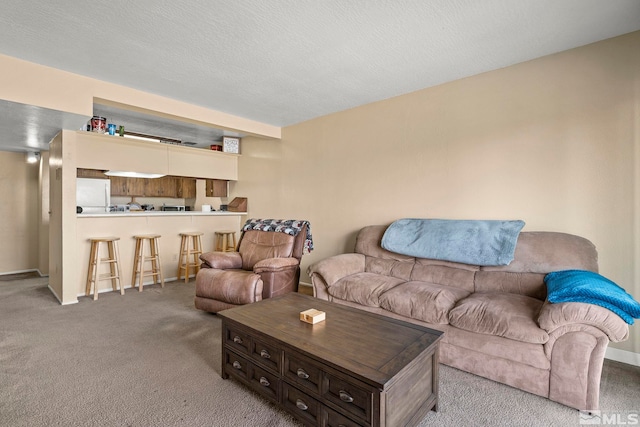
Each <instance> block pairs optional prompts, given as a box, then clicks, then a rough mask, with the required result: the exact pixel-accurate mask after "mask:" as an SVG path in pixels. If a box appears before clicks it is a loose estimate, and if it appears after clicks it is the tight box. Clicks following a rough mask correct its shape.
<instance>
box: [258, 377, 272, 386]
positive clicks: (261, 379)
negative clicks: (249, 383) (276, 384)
mask: <svg viewBox="0 0 640 427" xmlns="http://www.w3.org/2000/svg"><path fill="white" fill-rule="evenodd" d="M260 384H262V385H263V386H265V387H269V386H270V385H271V383H270V382H269V380H268V379H266V378H265V377H260Z"/></svg>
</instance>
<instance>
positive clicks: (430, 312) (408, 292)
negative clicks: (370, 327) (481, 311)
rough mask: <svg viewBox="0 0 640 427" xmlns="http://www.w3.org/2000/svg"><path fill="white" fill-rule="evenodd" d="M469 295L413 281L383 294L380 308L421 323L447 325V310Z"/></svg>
mask: <svg viewBox="0 0 640 427" xmlns="http://www.w3.org/2000/svg"><path fill="white" fill-rule="evenodd" d="M468 295H469V292H467V291H464V290H462V289H458V288H454V287H450V286H442V285H437V284H434V283H427V282H417V281H412V282H405V283H401V284H400V285H398V286H396V287H394V288H393V289H391V290H389V291H387V292H385V293H383V294H382V295H381V296H380V307H382V308H384V309H385V310H389V311H390V312H392V313H396V314H401V315H403V316H407V317H410V318H412V319H417V320H422V321H423V322H429V323H438V324H447V323H449V320H448V318H447V316H448V314H449V310H451V309H452V308H453V307H454V306H455V305H456V302H458V301H459V300H461V299H463V298H465V297H467V296H468Z"/></svg>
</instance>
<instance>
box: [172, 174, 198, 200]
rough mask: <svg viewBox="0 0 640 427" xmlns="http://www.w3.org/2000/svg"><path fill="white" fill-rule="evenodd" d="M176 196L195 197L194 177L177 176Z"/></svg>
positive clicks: (182, 197)
mask: <svg viewBox="0 0 640 427" xmlns="http://www.w3.org/2000/svg"><path fill="white" fill-rule="evenodd" d="M176 196H177V197H178V198H179V199H195V198H196V180H195V178H184V177H179V178H177V180H176Z"/></svg>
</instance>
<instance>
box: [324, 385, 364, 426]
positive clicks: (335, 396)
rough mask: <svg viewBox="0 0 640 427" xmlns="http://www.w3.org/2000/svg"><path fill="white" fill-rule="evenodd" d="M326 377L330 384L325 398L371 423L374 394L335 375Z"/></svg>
mask: <svg viewBox="0 0 640 427" xmlns="http://www.w3.org/2000/svg"><path fill="white" fill-rule="evenodd" d="M326 376H327V380H328V384H327V388H326V391H325V392H324V394H323V398H325V399H326V400H328V401H330V402H333V403H335V404H336V405H338V406H339V407H341V408H344V409H345V410H346V411H349V412H350V413H351V414H354V415H356V416H357V417H358V418H362V419H363V420H365V421H366V422H368V423H370V422H371V410H372V406H373V392H372V391H371V390H367V389H364V388H361V387H358V386H357V385H354V384H353V383H351V382H349V381H346V380H344V379H342V378H339V377H337V376H335V375H331V374H326Z"/></svg>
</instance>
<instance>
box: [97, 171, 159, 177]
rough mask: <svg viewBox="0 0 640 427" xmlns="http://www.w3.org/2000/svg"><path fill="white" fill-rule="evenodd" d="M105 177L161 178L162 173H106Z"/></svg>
mask: <svg viewBox="0 0 640 427" xmlns="http://www.w3.org/2000/svg"><path fill="white" fill-rule="evenodd" d="M104 174H105V175H107V176H122V177H125V178H151V179H153V178H162V177H163V176H165V174H162V173H145V172H129V171H106V172H105V173H104Z"/></svg>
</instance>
